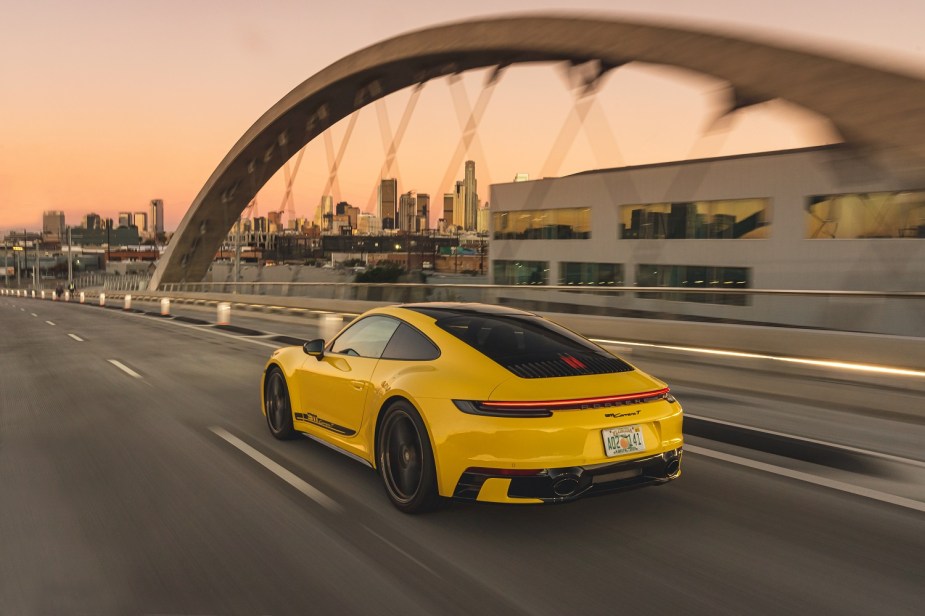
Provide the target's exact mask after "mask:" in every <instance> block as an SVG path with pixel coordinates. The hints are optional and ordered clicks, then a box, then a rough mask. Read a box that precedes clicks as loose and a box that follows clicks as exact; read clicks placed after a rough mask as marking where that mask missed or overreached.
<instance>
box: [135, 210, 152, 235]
mask: <svg viewBox="0 0 925 616" xmlns="http://www.w3.org/2000/svg"><path fill="white" fill-rule="evenodd" d="M132 225H134V226H136V227H138V233H139V234H140V235H142V236H147V235H148V234H149V231H150V230H149V229H148V214H147V213H146V212H135V213H134V214H132Z"/></svg>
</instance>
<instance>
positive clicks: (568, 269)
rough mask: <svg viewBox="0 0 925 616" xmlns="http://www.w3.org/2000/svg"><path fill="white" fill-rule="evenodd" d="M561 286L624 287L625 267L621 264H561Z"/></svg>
mask: <svg viewBox="0 0 925 616" xmlns="http://www.w3.org/2000/svg"><path fill="white" fill-rule="evenodd" d="M559 284H560V285H588V286H595V285H596V286H609V287H622V286H623V266H622V265H621V264H619V263H560V264H559Z"/></svg>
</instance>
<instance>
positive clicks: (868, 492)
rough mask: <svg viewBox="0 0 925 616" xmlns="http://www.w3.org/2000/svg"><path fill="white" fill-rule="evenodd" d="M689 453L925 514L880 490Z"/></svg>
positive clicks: (707, 452) (698, 450)
mask: <svg viewBox="0 0 925 616" xmlns="http://www.w3.org/2000/svg"><path fill="white" fill-rule="evenodd" d="M688 452H690V453H693V454H696V455H701V456H704V457H707V458H714V459H716V460H722V461H723V462H729V463H730V464H737V465H739V466H745V467H748V468H753V469H755V470H759V471H764V472H766V473H771V474H772V475H780V476H781V477H788V478H790V479H796V480H797V481H804V482H806V483H811V484H813V485H817V486H822V487H825V488H830V489H832V490H838V491H839V492H847V493H848V494H854V495H856V496H863V497H864V498H870V499H873V500H876V501H880V502H883V503H889V504H891V505H898V506H899V507H905V508H906V509H913V510H915V511H921V512H923V513H925V503H923V502H921V501H917V500H912V499H911V498H904V497H902V496H896V495H894V494H887V493H886V492H880V491H879V490H872V489H870V488H862V487H861V486H855V485H852V484H850V483H845V482H844V481H836V480H835V479H826V478H825V477H817V476H816V475H810V474H809V473H803V472H800V471H794V470H791V469H789V468H784V467H782V466H775V465H774V464H768V463H766V462H759V461H757V460H749V459H748V458H743V457H741V456H734V455H732V454H728V453H723V452H721V451H713V450H712V449H705V448H703V447H697V446H695V445H685V446H684V453H688Z"/></svg>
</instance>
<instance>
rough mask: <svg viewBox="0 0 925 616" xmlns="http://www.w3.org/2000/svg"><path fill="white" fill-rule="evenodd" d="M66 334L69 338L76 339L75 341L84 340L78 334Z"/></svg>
mask: <svg viewBox="0 0 925 616" xmlns="http://www.w3.org/2000/svg"><path fill="white" fill-rule="evenodd" d="M68 336H70V337H71V338H73V339H74V340H76V341H77V342H83V341H84V339H83V338H81V337H80V336H78V335H77V334H68Z"/></svg>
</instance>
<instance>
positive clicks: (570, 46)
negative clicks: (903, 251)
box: [150, 16, 925, 289]
mask: <svg viewBox="0 0 925 616" xmlns="http://www.w3.org/2000/svg"><path fill="white" fill-rule="evenodd" d="M589 60H599V61H600V62H601V64H602V65H603V66H620V65H622V64H625V63H627V62H632V61H640V62H649V63H656V64H668V65H673V66H678V67H682V68H687V69H690V70H693V71H697V72H701V73H706V74H709V75H713V76H716V77H719V78H721V79H725V80H726V81H728V82H729V83H730V84H731V85H732V87H733V88H734V89H735V99H736V100H739V101H762V100H768V99H772V98H783V99H787V100H789V101H792V102H794V103H796V104H799V105H802V106H804V107H806V108H808V109H811V110H813V111H816V112H818V113H820V114H822V115H823V116H826V117H828V118H829V119H830V120H831V121H832V122H833V123H834V124H835V126H836V127H837V128H838V129H839V130H840V131H841V133H842V134H843V135H846V136H848V138H850V139H851V141H852V142H853V144H856V145H859V146H862V147H863V148H864V149H865V150H866V151H868V152H871V153H872V154H875V155H877V157H878V158H879V160H881V161H884V162H885V164H889V165H891V170H892V171H893V172H894V173H896V172H903V173H904V174H906V175H909V174H915V175H916V176H918V177H921V178H922V179H923V180H925V81H923V80H921V79H916V78H914V77H911V76H905V75H900V74H895V73H890V72H887V71H884V70H880V69H876V68H872V67H868V66H861V65H858V64H853V63H850V62H846V61H844V60H839V59H835V58H828V57H824V56H821V55H818V54H814V53H807V52H803V51H798V50H794V49H786V48H784V47H780V46H772V45H769V44H765V43H758V42H753V41H748V40H744V39H736V38H731V37H728V36H720V35H716V34H709V33H705V32H697V31H693V30H682V29H678V28H665V27H659V26H652V25H644V24H638V23H629V22H626V21H615V20H607V19H591V18H587V17H567V16H521V17H507V18H501V19H489V20H477V21H468V22H461V23H455V24H450V25H444V26H439V27H434V28H430V29H426V30H420V31H417V32H412V33H409V34H404V35H401V36H398V37H396V38H393V39H389V40H386V41H383V42H381V43H377V44H375V45H372V46H370V47H367V48H366V49H362V50H360V51H357V52H356V53H354V54H351V55H349V56H347V57H345V58H343V59H341V60H339V61H338V62H335V63H334V64H332V65H330V66H328V67H327V68H325V69H324V70H322V71H320V72H319V73H317V74H315V75H314V76H312V77H310V78H309V79H307V80H306V81H305V82H303V83H302V84H300V85H299V86H297V87H296V88H295V89H293V90H292V91H291V92H290V93H289V94H287V95H286V96H284V97H283V98H282V99H281V100H280V101H279V102H278V103H276V104H275V105H274V106H273V107H272V108H270V109H269V110H268V111H267V112H266V113H265V114H263V116H262V117H260V118H259V119H258V120H257V121H256V122H255V123H254V125H253V126H251V127H250V129H248V131H247V132H246V133H245V134H244V135H243V136H242V137H241V138H240V139H239V140H238V142H237V143H236V144H235V145H234V147H233V148H232V149H231V151H230V152H228V154H227V155H226V156H225V158H224V159H223V160H222V161H221V163H220V164H219V165H218V167H217V168H216V169H215V171H214V172H213V173H212V175H211V177H209V179H208V181H207V182H206V184H205V186H203V188H202V190H201V191H200V192H199V194H198V195H197V196H196V198H195V200H194V201H193V203H192V204H191V206H190V208H189V210H188V211H187V213H186V215H185V216H184V218H183V220H182V222H181V223H180V226H179V228H178V229H177V232H176V234H175V235H174V237H173V239H172V240H171V242H170V244H169V245H168V247H167V251H166V253H165V254H164V256H163V257H162V259H161V261H160V263H159V264H158V266H157V269H156V271H155V273H154V275H153V277H152V280H151V283H150V285H151V288H152V289H156V288H157V286H158V285H160V284H161V283H168V282H184V281H188V282H198V281H201V280H202V279H203V277H204V276H205V274H206V272H207V270H208V268H209V264H210V263H211V261H212V259H213V257H214V255H215V253H216V251H217V250H218V248H219V247H220V246H221V243H222V241H223V239H224V237H225V236H226V234H227V232H228V230H229V229H230V228H231V226H232V225H233V224H234V222H235V220H237V218H238V216H239V215H240V214H241V212H242V211H243V210H244V208H245V207H246V206H247V204H248V203H249V202H250V200H251V199H252V198H253V197H254V196H255V195H256V194H257V191H258V190H259V189H260V188H261V187H262V186H263V185H264V184H265V183H266V182H267V180H269V178H270V177H272V176H273V174H274V173H275V172H276V171H277V170H278V169H279V168H280V167H281V166H282V165H283V164H284V163H285V161H286V160H288V159H289V158H290V157H291V156H292V155H293V154H295V153H296V152H298V151H299V149H301V148H302V147H303V146H305V144H307V143H308V142H309V141H311V140H312V139H314V138H315V137H316V136H318V135H319V134H321V133H322V132H323V131H324V130H325V129H326V128H327V127H329V126H331V125H332V124H334V123H335V122H337V121H339V120H341V119H343V118H344V117H346V116H348V115H349V114H351V113H353V112H354V111H356V110H357V109H359V108H361V107H363V106H365V105H368V104H370V103H371V102H374V101H375V100H377V99H379V98H381V97H383V96H386V95H388V94H391V93H393V92H396V91H398V90H401V89H403V88H406V87H408V86H411V85H414V84H416V83H422V82H425V81H427V80H429V79H433V78H436V77H441V76H444V75H449V74H453V73H457V72H461V71H466V70H471V69H476V68H483V67H490V66H506V65H509V64H514V63H522V62H547V61H572V62H575V63H581V62H586V61H589Z"/></svg>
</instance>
